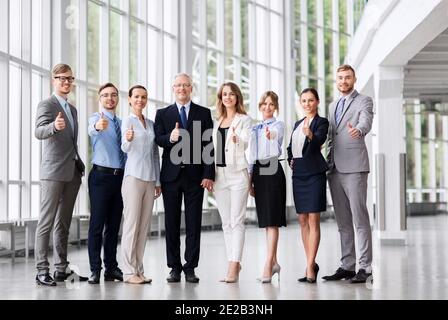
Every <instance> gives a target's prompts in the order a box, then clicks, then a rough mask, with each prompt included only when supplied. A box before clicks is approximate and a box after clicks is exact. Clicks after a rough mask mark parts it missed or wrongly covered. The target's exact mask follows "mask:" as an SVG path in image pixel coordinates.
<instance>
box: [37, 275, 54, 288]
mask: <svg viewBox="0 0 448 320" xmlns="http://www.w3.org/2000/svg"><path fill="white" fill-rule="evenodd" d="M36 283H37V284H38V285H41V286H50V287H54V286H55V285H56V282H55V281H54V280H53V278H52V277H51V276H50V274H49V273H45V274H38V275H37V276H36Z"/></svg>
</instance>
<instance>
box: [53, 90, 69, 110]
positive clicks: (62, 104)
mask: <svg viewBox="0 0 448 320" xmlns="http://www.w3.org/2000/svg"><path fill="white" fill-rule="evenodd" d="M53 95H54V96H55V97H56V99H58V102H59V104H60V105H61V106H62V107H65V104H66V103H68V100H66V99H64V98H62V97H61V96H58V95H57V94H56V93H55V92H53Z"/></svg>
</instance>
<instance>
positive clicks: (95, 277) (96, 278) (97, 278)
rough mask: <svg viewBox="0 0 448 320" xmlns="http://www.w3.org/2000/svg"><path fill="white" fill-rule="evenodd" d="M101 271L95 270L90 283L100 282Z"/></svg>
mask: <svg viewBox="0 0 448 320" xmlns="http://www.w3.org/2000/svg"><path fill="white" fill-rule="evenodd" d="M100 273H101V272H100V271H94V272H92V274H91V275H90V277H89V280H88V281H89V283H90V284H98V283H100Z"/></svg>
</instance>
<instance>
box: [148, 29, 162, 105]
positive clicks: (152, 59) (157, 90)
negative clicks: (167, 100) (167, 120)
mask: <svg viewBox="0 0 448 320" xmlns="http://www.w3.org/2000/svg"><path fill="white" fill-rule="evenodd" d="M157 39H158V34H157V32H156V31H154V30H153V29H151V28H148V54H147V56H148V61H147V62H148V87H149V88H150V89H151V90H152V91H153V92H154V93H153V95H152V96H153V98H155V99H158V100H163V91H162V90H161V89H162V88H161V86H158V85H157V65H158V59H160V58H158V54H157V50H158V47H159V44H158V41H157Z"/></svg>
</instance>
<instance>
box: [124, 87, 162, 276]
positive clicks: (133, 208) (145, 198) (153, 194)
mask: <svg viewBox="0 0 448 320" xmlns="http://www.w3.org/2000/svg"><path fill="white" fill-rule="evenodd" d="M147 102H148V93H147V90H146V88H145V87H143V86H139V85H137V86H134V87H132V88H131V89H130V90H129V104H130V106H131V109H132V110H131V114H130V116H129V117H128V118H127V119H125V120H124V121H123V125H122V126H121V128H122V144H121V149H122V150H123V151H124V152H126V153H127V156H128V158H127V161H126V167H125V171H124V180H123V186H122V190H121V192H122V195H123V205H124V210H123V217H124V221H123V233H122V237H121V249H122V258H123V280H124V281H125V282H126V283H132V284H142V283H151V282H152V280H151V279H149V278H146V277H145V276H144V269H143V254H144V252H145V244H146V238H147V234H148V228H149V226H150V222H151V216H152V209H153V205H154V199H155V198H158V197H159V196H160V193H161V188H160V164H159V149H158V146H157V145H156V144H155V141H154V139H155V134H154V122H152V121H151V120H149V119H148V118H146V117H145V116H144V115H143V109H144V108H145V107H146V104H147Z"/></svg>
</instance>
